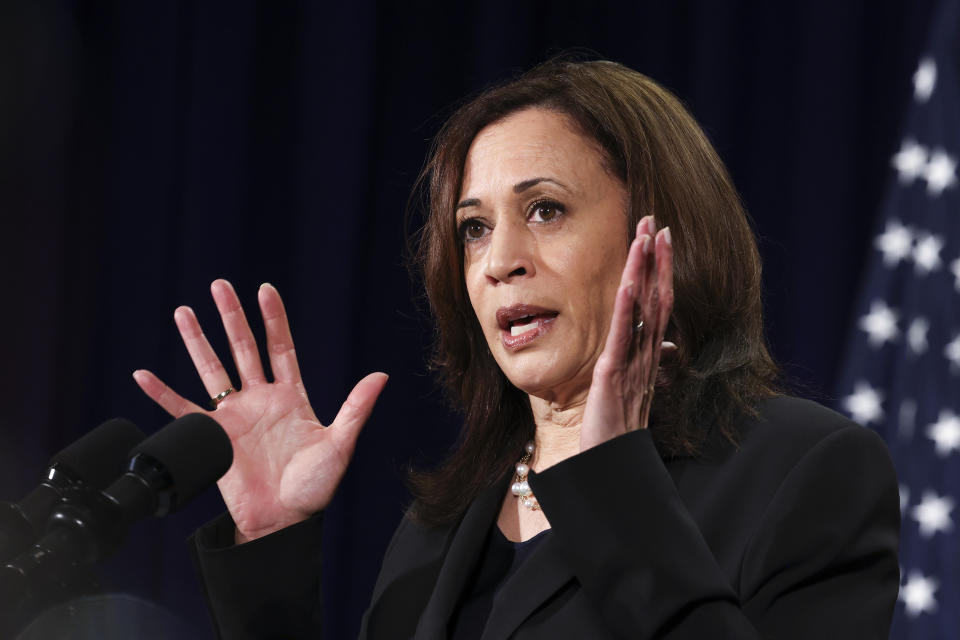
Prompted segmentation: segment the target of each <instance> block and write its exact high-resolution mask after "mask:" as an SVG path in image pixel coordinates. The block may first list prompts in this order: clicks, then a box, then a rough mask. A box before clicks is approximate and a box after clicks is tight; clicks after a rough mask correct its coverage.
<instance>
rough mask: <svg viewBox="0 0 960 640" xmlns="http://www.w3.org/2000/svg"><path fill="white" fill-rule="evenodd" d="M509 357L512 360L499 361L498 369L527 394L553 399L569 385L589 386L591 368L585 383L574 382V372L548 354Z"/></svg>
mask: <svg viewBox="0 0 960 640" xmlns="http://www.w3.org/2000/svg"><path fill="white" fill-rule="evenodd" d="M528 356H529V357H528ZM540 356H542V357H540ZM509 357H510V358H511V359H512V361H511V362H507V363H503V362H501V363H500V365H501V366H500V370H501V371H503V373H504V375H505V376H507V380H509V381H510V383H511V384H512V385H513V386H515V387H516V388H518V389H520V390H521V391H523V392H524V393H526V394H528V395H531V396H536V397H538V398H543V399H545V400H553V399H555V398H556V396H557V394H558V393H560V392H561V390H562V389H566V388H567V387H570V386H571V385H572V386H574V387H577V388H579V387H584V388H585V389H587V390H589V388H590V377H589V373H592V369H591V371H590V372H588V376H587V381H586V383H585V384H575V382H576V379H577V375H576V373H575V372H573V371H570V370H569V369H570V368H569V367H567V366H563V363H559V362H557V361H556V358H553V357H550V355H548V354H533V353H530V354H510V356H509ZM504 364H506V365H507V366H503V365H504ZM574 393H575V392H574Z"/></svg>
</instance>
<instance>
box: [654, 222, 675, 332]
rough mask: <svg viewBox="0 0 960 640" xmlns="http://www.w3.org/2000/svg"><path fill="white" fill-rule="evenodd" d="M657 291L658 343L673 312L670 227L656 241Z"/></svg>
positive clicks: (665, 228) (663, 230)
mask: <svg viewBox="0 0 960 640" xmlns="http://www.w3.org/2000/svg"><path fill="white" fill-rule="evenodd" d="M656 260H657V291H658V293H659V296H658V297H659V309H658V310H657V312H658V315H659V317H658V318H657V325H658V326H657V328H658V334H657V336H656V340H657V342H658V343H659V342H661V341H662V340H663V336H664V334H665V333H666V331H667V323H668V322H669V321H670V313H671V312H672V311H673V240H672V238H671V236H670V227H664V228H663V229H662V230H661V231H660V232H659V233H658V234H657V239H656Z"/></svg>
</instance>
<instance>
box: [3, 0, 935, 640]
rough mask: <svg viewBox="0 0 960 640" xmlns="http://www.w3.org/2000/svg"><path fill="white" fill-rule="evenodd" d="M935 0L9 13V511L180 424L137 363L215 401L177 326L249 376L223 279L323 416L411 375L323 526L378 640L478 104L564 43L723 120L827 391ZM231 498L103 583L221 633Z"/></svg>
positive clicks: (770, 303) (334, 597) (440, 444)
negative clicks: (430, 253) (450, 123)
mask: <svg viewBox="0 0 960 640" xmlns="http://www.w3.org/2000/svg"><path fill="white" fill-rule="evenodd" d="M773 4H776V5H777V6H776V7H774V6H772V5H773ZM931 5H932V2H931V1H929V0H927V1H922V2H914V3H894V2H880V3H876V2H865V1H857V2H844V3H835V2H832V1H828V0H817V1H814V2H791V3H765V2H746V1H744V2H729V3H711V2H702V3H699V2H673V3H661V2H646V3H643V2H641V3H623V5H622V6H621V4H620V3H615V2H606V3H605V2H600V3H592V4H591V5H590V6H589V7H588V6H587V5H585V4H582V3H566V2H539V1H538V2H525V3H507V2H502V1H498V0H492V1H491V0H488V1H485V2H474V3H436V6H431V7H428V6H426V5H422V6H417V7H414V6H410V5H409V4H408V3H380V2H370V1H365V0H358V1H356V2H350V3H319V2H316V3H314V2H300V3H296V2H267V1H261V2H255V1H253V0H234V1H231V2H224V1H216V0H211V1H207V2H191V1H187V0H179V1H177V0H171V1H169V2H137V3H130V2H120V1H115V2H109V1H105V0H99V1H97V0H74V1H69V0H59V1H57V0H36V1H31V2H20V3H16V2H5V3H2V5H0V51H2V55H0V214H2V229H0V238H2V240H0V242H2V244H0V256H2V260H3V262H2V269H3V271H2V273H3V274H4V279H3V282H4V287H3V292H2V299H3V312H2V314H0V316H2V318H3V320H2V322H3V324H2V327H0V329H2V334H0V335H2V336H3V340H2V344H3V347H2V353H0V375H2V381H3V384H2V385H0V393H2V398H0V399H2V402H0V491H2V493H0V498H2V499H6V500H17V499H19V498H20V497H21V496H22V495H23V494H25V493H26V492H27V491H28V490H29V489H30V488H31V487H32V486H34V485H35V484H36V483H37V482H38V481H39V480H40V478H41V476H42V473H43V469H44V465H45V462H46V460H47V458H48V457H49V455H50V454H51V453H52V452H53V451H55V450H57V449H58V448H59V447H61V446H63V445H64V444H66V443H68V442H69V441H71V440H73V439H75V438H76V437H78V436H79V435H80V434H81V433H82V432H84V431H86V430H88V429H90V428H92V427H93V426H95V425H96V424H99V423H100V422H102V421H104V420H106V419H107V418H109V417H112V416H115V415H121V416H125V417H127V418H130V419H132V420H134V421H135V422H136V423H138V424H139V425H140V426H141V427H142V428H144V429H145V430H146V431H148V432H149V431H152V430H155V429H157V428H159V427H160V426H161V425H163V424H164V423H165V422H166V420H167V417H166V416H165V415H164V413H163V412H162V411H161V410H159V409H158V408H156V407H154V406H153V405H152V403H151V402H150V401H149V400H148V399H147V398H145V397H144V396H143V395H142V394H141V393H140V391H139V390H138V389H137V388H136V386H135V385H134V383H133V381H132V379H131V378H130V374H131V372H132V371H133V370H134V369H137V368H150V369H152V370H154V371H156V372H157V373H158V374H159V375H160V376H161V377H162V378H163V379H164V380H166V381H167V382H168V383H169V384H170V385H171V386H173V387H174V388H175V389H178V390H179V391H181V392H182V393H183V394H184V395H186V396H188V397H190V398H193V399H195V400H202V399H203V398H204V396H205V393H204V390H203V387H202V385H201V384H200V382H199V380H198V379H197V377H196V375H195V373H194V372H193V369H192V366H191V364H190V361H189V358H188V356H187V355H186V352H185V350H183V349H182V347H181V346H180V344H179V339H178V336H177V333H176V330H175V328H174V326H173V322H172V317H171V316H172V311H173V309H174V308H175V307H176V306H177V305H180V304H189V305H191V306H193V307H194V308H195V309H196V311H197V313H198V315H199V317H200V320H201V323H202V324H203V326H204V327H205V329H206V331H207V334H208V335H209V336H210V338H211V341H212V342H213V344H214V347H215V348H216V349H217V350H218V352H219V353H220V354H221V357H222V358H223V359H224V360H225V361H228V360H229V357H228V354H229V350H228V349H227V347H226V342H225V339H224V337H223V334H222V331H221V330H220V328H219V324H218V321H217V317H216V313H215V310H214V307H213V304H212V301H211V300H210V298H209V294H208V286H209V283H210V281H211V280H212V279H214V278H216V277H221V276H222V277H227V278H228V279H230V280H231V281H232V282H233V283H234V285H235V287H236V289H237V291H238V293H239V295H240V298H241V301H242V302H243V303H244V304H245V306H246V308H247V310H248V313H249V315H250V320H251V323H252V325H253V327H254V331H255V332H259V331H261V326H260V325H261V323H260V322H259V318H258V317H257V313H256V311H255V309H256V289H257V285H259V284H260V283H261V282H264V281H269V282H271V283H273V284H274V285H275V286H277V288H278V289H279V291H280V293H281V295H283V296H284V299H285V301H286V304H287V308H288V311H289V313H290V317H291V321H292V324H293V332H294V338H295V340H296V343H297V351H298V354H299V357H300V361H301V366H302V369H303V375H304V380H305V383H306V386H307V389H308V391H309V392H310V396H311V400H312V402H313V404H314V406H315V408H316V410H317V412H318V415H319V416H320V417H321V419H324V420H329V419H331V418H332V416H333V415H334V414H335V413H336V410H337V408H338V407H339V404H340V402H341V401H342V400H343V398H344V397H345V395H346V392H347V391H348V390H349V389H350V388H351V386H352V385H353V383H354V382H355V381H356V380H357V379H359V378H360V377H361V376H362V375H363V374H365V373H366V372H368V371H371V370H374V369H380V370H384V371H387V372H388V373H390V374H391V376H392V377H391V380H390V382H389V383H388V386H387V388H386V391H385V392H384V395H383V397H382V398H381V400H380V403H379V405H378V407H377V409H376V411H375V413H374V415H373V418H372V419H371V421H370V422H369V424H368V425H367V427H366V428H365V430H364V432H363V434H362V435H361V438H360V442H359V446H358V448H357V453H356V458H355V460H354V462H353V464H352V466H351V468H350V470H349V471H348V473H347V476H346V477H345V479H344V482H343V485H342V486H341V489H340V491H339V493H338V494H337V497H336V499H335V502H334V504H333V505H332V506H331V508H330V514H329V517H328V518H326V519H325V529H324V536H325V539H324V544H325V549H327V551H328V552H327V553H326V554H325V556H324V563H325V564H324V575H323V579H324V582H325V586H326V611H327V618H326V621H325V624H326V625H327V628H328V631H329V637H336V638H340V637H351V636H353V635H355V633H356V629H357V625H358V623H359V616H360V612H361V611H362V609H363V607H364V606H365V604H366V602H367V600H368V598H369V594H370V589H371V586H372V583H373V579H374V577H375V575H376V571H377V568H378V565H379V561H380V558H381V556H382V552H383V549H384V546H385V545H386V542H387V540H388V539H389V536H390V534H391V532H392V530H393V528H394V526H395V525H396V522H397V520H398V518H399V517H400V514H401V513H402V510H403V508H404V505H405V502H406V500H407V494H406V493H405V491H404V489H403V485H402V479H403V475H404V472H405V469H406V468H407V465H408V464H410V462H411V461H413V462H414V463H425V462H431V461H436V460H438V459H439V457H440V456H441V455H442V453H443V452H444V451H445V450H446V449H447V448H448V447H449V446H450V444H451V443H452V442H453V441H454V439H455V437H456V430H457V424H458V423H457V418H456V415H455V414H453V413H451V412H450V411H448V410H447V409H446V408H445V404H444V401H443V398H442V395H441V394H440V393H439V392H438V391H437V389H436V387H435V385H434V383H433V381H432V379H431V377H430V374H429V372H428V371H427V367H426V365H425V353H426V348H427V345H428V343H429V340H430V332H431V328H430V323H429V319H428V318H427V317H426V315H425V312H424V304H425V303H424V302H423V300H422V298H421V294H420V290H419V288H418V285H417V284H416V283H415V282H411V280H410V278H409V275H408V273H407V270H406V267H405V264H404V261H405V257H404V238H405V225H404V209H405V207H406V204H407V197H408V194H409V192H410V188H411V185H412V184H413V182H414V180H415V178H416V176H417V174H418V172H419V170H420V168H421V167H422V164H423V160H424V157H425V155H426V150H427V145H428V140H429V139H430V137H431V136H432V135H433V134H434V133H435V132H436V130H437V128H438V127H439V125H440V123H441V122H442V121H443V118H444V115H445V114H447V113H449V112H450V109H451V108H452V107H453V106H454V105H455V104H456V103H457V102H458V101H459V100H461V99H462V98H463V97H464V96H467V95H469V94H471V93H474V92H476V91H478V90H480V89H482V88H483V87H484V86H487V85H489V84H490V83H491V82H494V81H496V80H500V79H504V78H506V77H509V76H510V75H511V74H513V73H515V72H516V71H518V70H521V69H524V68H526V67H529V66H530V65H531V64H533V63H535V62H537V61H541V60H543V59H545V58H547V57H549V56H550V55H552V54H554V53H557V52H558V51H560V50H563V49H568V48H571V47H580V48H586V49H590V50H593V51H595V52H597V53H598V54H600V55H601V56H603V57H607V58H611V59H614V60H617V61H619V62H622V63H624V64H626V65H628V66H630V67H633V68H635V69H637V70H639V71H642V72H644V73H646V74H648V75H650V76H651V77H653V78H655V79H656V80H658V81H660V82H661V83H662V84H664V85H665V86H667V87H668V88H670V89H672V90H673V91H674V92H676V93H677V94H678V95H679V96H680V97H681V99H683V100H684V101H685V102H686V103H687V104H688V105H689V107H690V108H691V110H692V112H693V113H694V115H695V117H696V118H697V119H698V120H699V121H700V122H701V123H702V124H703V126H704V128H705V129H706V131H707V133H708V134H709V136H710V137H711V139H712V140H713V141H714V143H715V145H716V146H717V148H718V150H719V152H720V155H721V157H723V159H724V160H725V161H726V162H727V163H728V166H729V168H730V170H731V173H732V174H733V178H734V181H735V183H736V184H737V185H738V186H739V188H740V190H741V193H742V195H743V197H744V200H745V202H746V205H747V208H748V210H749V211H750V213H751V215H752V216H753V218H754V220H755V222H756V228H757V231H758V235H759V238H760V246H761V251H762V253H763V257H764V261H765V268H766V275H765V278H766V280H765V281H766V302H767V321H768V333H769V336H770V340H771V344H772V347H773V351H774V354H775V355H776V357H778V358H779V359H780V361H781V362H783V363H784V364H785V365H786V369H787V372H788V373H789V374H791V375H792V376H793V377H794V378H795V379H796V380H798V381H799V383H800V386H801V387H802V389H803V391H804V393H806V394H807V395H811V396H813V397H815V398H819V399H821V400H822V399H824V398H825V397H826V394H827V392H829V391H830V390H832V389H834V388H835V387H834V383H835V380H836V377H837V370H838V361H839V358H840V355H841V353H842V352H843V351H844V341H845V336H846V331H845V329H846V327H847V326H849V323H850V321H851V317H852V314H853V312H854V309H853V308H852V307H853V301H854V299H855V291H856V288H857V285H858V283H859V282H860V278H861V274H862V272H863V270H864V265H865V264H866V260H867V258H868V256H869V253H870V251H871V248H870V247H871V242H872V237H871V235H870V230H871V229H872V228H873V220H874V217H875V215H876V212H877V211H878V210H879V205H880V201H881V198H882V197H883V190H884V184H885V179H886V177H887V167H888V162H889V158H890V156H891V155H892V154H893V153H894V152H895V151H896V149H897V148H898V147H899V144H900V140H899V139H898V133H899V131H901V128H902V122H903V119H904V112H905V110H906V108H907V105H908V103H909V99H910V96H911V93H912V91H913V86H912V83H911V75H912V73H913V71H914V69H915V65H916V61H917V59H918V58H919V56H920V53H921V50H922V47H923V39H924V36H925V33H926V30H927V24H928V22H929V21H930V19H931ZM416 223H417V215H416V213H414V215H413V217H412V219H411V225H410V226H413V227H415V226H416ZM230 368H232V365H231V364H228V369H230ZM221 508H222V503H221V502H220V501H219V497H218V496H217V495H216V492H215V491H213V490H211V491H209V492H207V493H206V494H205V495H204V497H203V498H202V499H200V500H198V501H197V502H196V503H195V504H193V505H191V506H190V507H188V508H187V509H186V510H185V511H184V512H182V513H180V514H176V515H174V516H171V517H168V518H166V519H164V520H162V521H155V522H150V523H143V524H140V525H138V526H136V527H135V528H134V530H133V531H132V532H131V539H130V540H129V542H128V544H127V545H126V546H125V548H124V549H123V550H122V551H121V552H120V554H118V556H117V557H115V558H114V559H113V560H112V561H110V562H109V563H107V564H106V565H105V566H104V568H103V572H102V576H103V577H102V581H103V584H104V585H105V586H106V587H108V588H109V589H110V590H116V591H124V592H130V593H133V594H136V595H138V596H142V597H145V598H148V599H150V600H152V601H155V602H157V603H159V604H161V605H162V606H164V607H166V608H167V609H168V610H171V611H175V612H176V613H177V615H178V616H180V617H181V618H183V619H184V620H186V621H188V622H189V623H190V624H191V625H194V626H195V627H196V628H199V629H206V625H207V622H206V614H205V613H204V611H203V601H202V596H201V594H200V593H199V589H198V587H197V585H196V581H195V578H194V576H193V572H192V569H191V567H190V566H189V559H188V557H187V553H186V548H185V546H184V539H185V538H186V535H187V534H188V532H189V531H190V530H192V529H193V528H195V527H196V526H197V525H199V524H200V523H201V522H203V521H205V520H207V519H208V518H210V517H212V516H213V515H215V514H216V513H217V512H218V511H219V510H220V509H221Z"/></svg>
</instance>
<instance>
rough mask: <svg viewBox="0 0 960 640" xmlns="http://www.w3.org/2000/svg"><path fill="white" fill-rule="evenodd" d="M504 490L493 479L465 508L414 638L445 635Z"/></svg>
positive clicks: (430, 639)
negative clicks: (465, 510) (492, 483)
mask: <svg viewBox="0 0 960 640" xmlns="http://www.w3.org/2000/svg"><path fill="white" fill-rule="evenodd" d="M504 491H505V486H504V483H503V482H497V483H496V484H494V485H493V486H492V487H490V488H488V489H486V490H485V491H484V492H483V493H481V494H480V495H479V496H478V497H477V499H476V500H474V501H473V502H472V503H471V504H470V506H469V507H468V508H467V512H466V513H465V514H464V516H463V519H462V520H461V521H460V524H459V526H457V528H456V530H455V531H454V532H453V536H452V539H451V541H450V544H449V547H448V548H447V554H446V557H445V558H444V560H443V566H442V567H441V568H440V573H439V575H438V576H437V583H436V586H434V588H433V593H432V594H431V596H430V600H429V601H428V602H427V606H426V607H425V608H424V610H423V614H422V615H421V616H420V622H419V623H418V624H417V631H416V634H415V635H414V638H415V640H441V639H444V638H446V637H447V626H448V623H449V622H450V617H451V615H452V614H453V610H454V608H455V607H456V606H457V602H458V601H459V599H460V596H461V594H462V593H463V590H464V588H465V586H466V584H467V581H468V580H469V579H470V576H472V575H473V570H474V569H475V568H476V565H477V561H478V560H479V559H480V552H481V551H482V550H483V543H484V540H485V539H486V536H487V531H489V529H490V523H491V522H493V521H495V520H496V517H497V514H498V513H499V508H500V504H501V500H502V499H503V496H504Z"/></svg>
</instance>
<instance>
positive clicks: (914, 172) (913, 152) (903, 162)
mask: <svg viewBox="0 0 960 640" xmlns="http://www.w3.org/2000/svg"><path fill="white" fill-rule="evenodd" d="M892 164H893V168H894V169H896V170H897V174H898V178H899V180H900V182H902V183H903V184H910V183H912V182H913V181H914V180H916V179H917V178H918V177H920V176H921V175H924V172H925V171H926V168H927V149H926V147H924V146H923V145H920V144H917V141H916V140H912V139H910V138H907V139H905V140H904V141H903V143H902V144H901V145H900V151H898V152H896V153H895V154H894V155H893V160H892Z"/></svg>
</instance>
